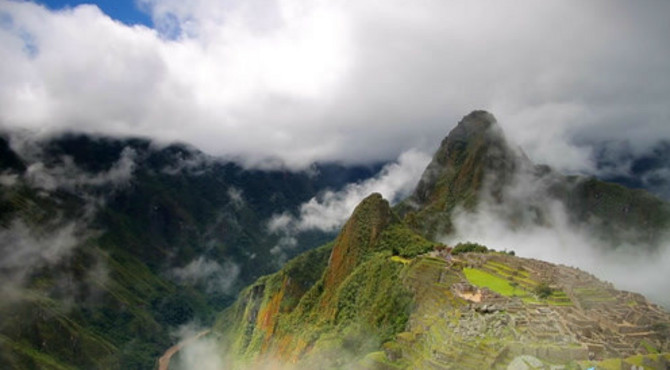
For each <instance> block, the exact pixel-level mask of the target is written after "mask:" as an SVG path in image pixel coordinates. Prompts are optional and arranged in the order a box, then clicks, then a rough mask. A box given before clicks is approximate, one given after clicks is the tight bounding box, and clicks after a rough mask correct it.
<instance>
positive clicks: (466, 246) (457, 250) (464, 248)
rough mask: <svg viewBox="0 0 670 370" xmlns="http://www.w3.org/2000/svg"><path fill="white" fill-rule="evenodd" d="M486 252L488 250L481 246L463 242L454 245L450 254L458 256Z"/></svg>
mask: <svg viewBox="0 0 670 370" xmlns="http://www.w3.org/2000/svg"><path fill="white" fill-rule="evenodd" d="M488 251H489V249H488V248H486V247H485V246H483V245H481V244H478V243H472V242H465V243H458V244H456V246H455V247H454V249H453V250H452V251H451V254H453V255H458V254H461V253H487V252H488Z"/></svg>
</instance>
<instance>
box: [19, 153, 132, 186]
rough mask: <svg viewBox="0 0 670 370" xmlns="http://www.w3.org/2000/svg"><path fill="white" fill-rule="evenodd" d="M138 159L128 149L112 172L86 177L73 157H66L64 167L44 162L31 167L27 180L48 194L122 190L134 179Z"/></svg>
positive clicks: (27, 170) (89, 174)
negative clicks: (83, 189)
mask: <svg viewBox="0 0 670 370" xmlns="http://www.w3.org/2000/svg"><path fill="white" fill-rule="evenodd" d="M135 156H136V153H135V151H134V150H133V149H131V148H125V149H124V150H123V151H122V152H121V156H120V157H119V160H118V161H117V162H116V163H114V164H113V165H112V167H111V168H110V169H109V170H107V171H104V172H101V173H97V174H91V173H87V172H86V171H84V170H82V169H80V168H79V167H77V165H76V164H75V163H74V161H73V159H72V158H71V157H68V156H64V157H63V158H62V163H60V164H58V165H56V166H47V165H45V164H44V163H43V162H36V163H32V164H30V165H29V166H28V168H27V169H26V173H25V174H24V178H25V179H26V181H27V182H28V184H30V185H32V186H33V187H35V188H37V189H44V190H49V191H53V190H57V189H65V190H70V191H73V190H76V189H77V188H80V187H83V186H103V185H111V186H115V187H116V186H123V185H126V184H127V183H128V182H129V181H130V179H131V178H132V174H133V171H134V170H135Z"/></svg>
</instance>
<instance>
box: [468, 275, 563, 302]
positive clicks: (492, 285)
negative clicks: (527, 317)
mask: <svg viewBox="0 0 670 370" xmlns="http://www.w3.org/2000/svg"><path fill="white" fill-rule="evenodd" d="M463 272H464V273H465V277H466V278H467V279H468V281H470V283H472V284H474V285H476V286H478V287H480V288H481V287H486V288H489V289H491V290H492V291H494V292H496V293H498V294H500V295H503V296H505V297H514V296H517V297H520V298H521V299H522V300H523V301H524V302H525V303H531V304H532V303H546V304H549V305H552V306H571V305H572V301H570V298H568V297H567V296H566V295H565V293H563V292H561V291H554V292H553V293H552V294H551V296H549V297H548V299H547V300H538V299H537V298H536V297H535V296H534V295H533V294H532V293H531V292H529V291H527V290H525V289H524V287H523V285H519V286H516V287H513V286H512V285H510V283H511V282H510V281H509V280H508V279H505V278H504V277H500V276H496V275H493V274H490V273H488V272H486V271H482V270H479V269H473V268H464V269H463ZM533 283H534V284H537V283H536V282H533Z"/></svg>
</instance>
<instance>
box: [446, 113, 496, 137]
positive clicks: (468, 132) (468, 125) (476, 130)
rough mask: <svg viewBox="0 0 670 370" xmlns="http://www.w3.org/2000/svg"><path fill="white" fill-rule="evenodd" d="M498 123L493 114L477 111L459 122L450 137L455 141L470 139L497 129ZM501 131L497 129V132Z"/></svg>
mask: <svg viewBox="0 0 670 370" xmlns="http://www.w3.org/2000/svg"><path fill="white" fill-rule="evenodd" d="M497 127H498V121H497V120H496V118H495V117H494V116H493V114H491V113H489V112H487V111H485V110H475V111H472V112H470V114H468V115H466V116H465V117H463V119H461V121H460V122H458V125H457V126H456V128H454V129H453V130H452V131H451V132H450V133H449V136H448V137H452V138H453V139H469V138H472V137H474V136H476V135H480V134H483V133H486V132H488V131H489V130H490V129H491V128H497ZM499 130H500V129H499V128H497V131H499Z"/></svg>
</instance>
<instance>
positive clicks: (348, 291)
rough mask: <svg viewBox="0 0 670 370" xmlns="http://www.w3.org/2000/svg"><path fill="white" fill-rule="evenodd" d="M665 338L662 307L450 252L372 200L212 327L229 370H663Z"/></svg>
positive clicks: (574, 280) (556, 269)
mask: <svg viewBox="0 0 670 370" xmlns="http://www.w3.org/2000/svg"><path fill="white" fill-rule="evenodd" d="M471 250H475V251H477V252H468V251H471ZM669 329H670V315H669V314H668V313H667V312H665V311H664V310H663V309H662V308H661V307H659V306H656V305H654V304H652V303H650V302H649V301H647V300H646V299H645V298H644V297H643V296H641V295H639V294H635V293H630V292H624V291H618V290H615V289H614V288H613V287H612V285H611V284H609V283H605V282H602V281H599V280H598V279H596V278H595V277H594V276H592V275H590V274H588V273H586V272H584V271H581V270H578V269H575V268H571V267H567V266H559V265H553V264H550V263H547V262H543V261H538V260H533V259H526V258H520V257H515V256H512V255H508V254H507V253H501V252H494V251H488V250H487V249H486V248H485V247H483V246H479V245H472V244H470V245H458V246H456V247H455V248H454V249H453V250H451V252H449V251H448V250H447V249H445V247H444V246H440V245H439V244H436V243H431V242H429V241H427V240H426V239H424V238H422V237H421V236H419V235H418V234H416V233H414V232H413V231H412V230H411V229H410V228H409V227H408V226H406V225H405V224H404V223H403V222H402V221H401V220H400V219H399V218H398V217H397V216H396V215H395V214H394V212H393V211H392V210H391V208H390V207H389V205H388V203H387V202H386V201H385V200H383V199H382V198H381V197H380V196H379V195H378V194H373V195H371V196H370V197H368V198H367V199H365V200H364V201H363V202H361V204H360V205H359V206H358V207H357V208H356V210H355V211H354V213H353V214H352V216H351V219H350V220H349V221H348V222H347V224H346V225H345V226H344V227H343V228H342V231H341V233H340V235H339V236H338V237H337V239H336V240H335V242H334V243H333V244H332V245H326V246H324V247H321V248H319V249H316V250H314V251H311V252H308V253H306V254H304V255H301V256H300V257H297V258H296V259H294V260H292V261H291V262H289V263H288V264H287V265H286V267H285V268H283V269H282V270H280V271H279V272H278V273H276V274H273V275H269V276H266V277H263V278H261V279H259V280H258V281H257V282H256V283H254V284H253V285H251V286H250V287H248V288H247V289H245V290H244V291H243V292H242V293H241V294H240V297H239V298H238V300H237V302H236V303H235V304H234V305H233V306H232V307H231V308H229V309H227V310H226V311H224V313H223V314H222V316H221V317H220V318H219V320H218V321H217V324H216V326H215V331H216V332H217V335H218V336H219V337H220V338H223V339H222V341H221V344H220V347H219V351H221V352H222V353H225V354H226V355H227V359H228V361H229V363H230V364H231V366H232V367H233V368H258V367H263V366H264V365H267V363H268V362H269V363H271V364H273V366H282V364H284V365H285V366H289V367H291V366H293V367H294V368H299V369H308V368H322V369H329V368H377V369H396V368H410V369H416V368H431V369H480V368H491V369H506V368H508V366H521V365H523V364H524V363H528V364H534V365H533V366H536V367H532V368H547V367H548V366H550V365H555V366H558V365H561V366H567V367H568V368H585V367H587V366H590V365H594V364H596V363H597V362H598V363H600V364H601V365H603V366H604V365H605V364H608V365H607V366H612V364H616V366H617V367H616V368H622V366H630V365H634V364H635V365H637V364H645V366H649V367H651V368H658V369H664V368H666V366H668V365H669V364H670V353H668V352H669V351H670V330H669ZM605 359H607V361H606V362H605V361H604V360H605ZM513 364H517V365H513ZM513 368H522V369H526V368H531V367H513Z"/></svg>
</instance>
